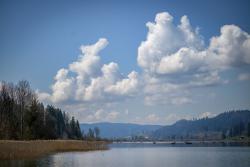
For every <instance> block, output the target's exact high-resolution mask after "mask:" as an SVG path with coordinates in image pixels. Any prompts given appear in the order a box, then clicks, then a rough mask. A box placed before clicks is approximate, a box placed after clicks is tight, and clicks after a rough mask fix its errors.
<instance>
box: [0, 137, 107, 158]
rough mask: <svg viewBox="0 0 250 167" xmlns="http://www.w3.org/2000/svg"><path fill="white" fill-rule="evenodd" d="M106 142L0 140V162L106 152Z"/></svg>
mask: <svg viewBox="0 0 250 167" xmlns="http://www.w3.org/2000/svg"><path fill="white" fill-rule="evenodd" d="M108 144H109V143H108V142H106V141H83V140H27V141H26V140H22V141H20V140H0V160H15V159H34V158H39V157H41V156H44V155H46V154H50V153H58V152H68V151H94V150H107V149H108Z"/></svg>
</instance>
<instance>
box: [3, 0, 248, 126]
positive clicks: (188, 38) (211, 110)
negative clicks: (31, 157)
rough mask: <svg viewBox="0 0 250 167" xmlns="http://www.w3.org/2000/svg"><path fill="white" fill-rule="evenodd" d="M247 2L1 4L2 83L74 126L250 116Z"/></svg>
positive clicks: (93, 0)
mask: <svg viewBox="0 0 250 167" xmlns="http://www.w3.org/2000/svg"><path fill="white" fill-rule="evenodd" d="M249 16H250V2H249V1H247V0H246V1H244V0H221V1H219V2H218V1H215V0H210V1H208V0H207V1H205V0H203V1H198V0H197V1H193V0H191V1H180V0H175V1H172V0H143V1H140V0H138V1H129V0H127V1H125V0H123V1H117V0H113V1H107V0H105V1H101V0H100V1H96V0H91V1H90V0H89V1H87V0H75V1H66V0H65V1H63V0H60V1H59V0H58V1H57V0H54V1H50V0H39V1H38V0H33V1H27V0H24V1H18V0H16V1H13V0H8V1H7V0H1V1H0V80H3V81H7V82H14V83H16V82H18V81H19V80H28V81H29V82H30V84H31V86H32V88H33V89H34V90H35V91H36V92H37V94H38V98H39V100H40V101H42V102H44V103H45V104H53V105H55V106H57V107H60V108H62V109H63V110H65V111H67V112H69V113H70V114H71V115H74V116H75V117H76V118H77V119H78V120H80V122H89V123H91V122H126V123H127V122H129V123H139V124H162V125H166V124H172V123H174V122H175V121H177V120H180V119H192V118H201V117H206V116H208V117H212V116H215V115H217V114H219V113H222V112H225V111H229V110H236V109H250V34H249V33H250V19H249V18H248V17H249Z"/></svg>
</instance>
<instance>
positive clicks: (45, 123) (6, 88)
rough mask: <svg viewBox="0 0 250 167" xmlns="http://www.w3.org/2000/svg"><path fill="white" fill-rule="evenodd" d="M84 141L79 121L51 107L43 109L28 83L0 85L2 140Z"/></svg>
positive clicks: (0, 129) (0, 133) (4, 83)
mask: <svg viewBox="0 0 250 167" xmlns="http://www.w3.org/2000/svg"><path fill="white" fill-rule="evenodd" d="M89 136H90V135H89ZM91 136H92V134H91ZM83 138H84V136H83V134H82V132H81V130H80V125H79V122H78V120H76V119H75V118H74V117H70V116H69V115H68V114H67V113H66V112H64V111H62V110H61V109H59V108H56V107H54V106H52V105H48V106H46V107H44V104H43V103H41V102H39V101H38V98H37V95H36V93H35V92H34V91H33V90H32V89H31V87H30V84H29V82H28V81H19V82H18V83H17V84H16V85H15V84H13V83H6V82H0V139H15V140H31V139H83Z"/></svg>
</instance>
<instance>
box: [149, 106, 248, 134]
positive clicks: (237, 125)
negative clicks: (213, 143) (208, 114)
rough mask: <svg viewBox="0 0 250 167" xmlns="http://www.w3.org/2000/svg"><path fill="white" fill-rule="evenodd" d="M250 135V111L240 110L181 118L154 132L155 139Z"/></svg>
mask: <svg viewBox="0 0 250 167" xmlns="http://www.w3.org/2000/svg"><path fill="white" fill-rule="evenodd" d="M240 135H244V136H247V135H250V111H249V110H239V111H230V112H224V113H222V114H219V115H217V116H215V117H213V118H203V119H198V120H180V121H177V122H176V123H174V124H173V125H169V126H163V127H161V128H159V129H158V130H156V131H154V132H153V133H152V136H151V137H152V138H154V139H183V138H184V139H221V138H224V137H227V136H230V137H232V136H240Z"/></svg>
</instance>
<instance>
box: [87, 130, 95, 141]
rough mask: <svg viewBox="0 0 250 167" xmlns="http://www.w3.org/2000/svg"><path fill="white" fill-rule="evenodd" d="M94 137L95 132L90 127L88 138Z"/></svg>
mask: <svg viewBox="0 0 250 167" xmlns="http://www.w3.org/2000/svg"><path fill="white" fill-rule="evenodd" d="M94 138H95V133H94V131H93V130H92V129H91V128H89V132H88V134H87V139H89V140H93V139H94Z"/></svg>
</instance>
